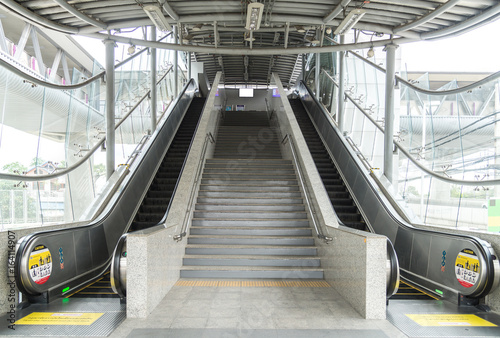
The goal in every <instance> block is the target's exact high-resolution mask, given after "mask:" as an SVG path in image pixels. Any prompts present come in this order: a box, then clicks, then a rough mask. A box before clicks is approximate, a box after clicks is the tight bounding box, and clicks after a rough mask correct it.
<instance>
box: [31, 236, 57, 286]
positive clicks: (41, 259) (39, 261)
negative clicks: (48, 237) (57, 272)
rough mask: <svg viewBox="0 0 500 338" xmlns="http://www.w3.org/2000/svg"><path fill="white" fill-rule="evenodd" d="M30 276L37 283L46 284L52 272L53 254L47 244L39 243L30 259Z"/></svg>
mask: <svg viewBox="0 0 500 338" xmlns="http://www.w3.org/2000/svg"><path fill="white" fill-rule="evenodd" d="M29 267H30V269H29V274H30V278H31V279H32V280H33V282H35V283H36V284H44V283H45V282H46V281H47V280H48V279H49V277H50V274H51V273H52V256H51V255H50V250H49V249H48V248H47V247H46V246H45V245H37V246H36V247H35V248H34V249H33V251H31V254H30V259H29Z"/></svg>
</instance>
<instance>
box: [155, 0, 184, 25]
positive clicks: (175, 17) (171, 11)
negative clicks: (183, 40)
mask: <svg viewBox="0 0 500 338" xmlns="http://www.w3.org/2000/svg"><path fill="white" fill-rule="evenodd" d="M160 4H161V5H162V7H163V9H164V10H165V12H167V14H168V16H170V17H171V18H172V19H173V20H174V21H179V19H180V17H179V14H177V12H176V11H174V9H173V8H172V7H171V6H170V4H169V3H168V1H166V0H160Z"/></svg>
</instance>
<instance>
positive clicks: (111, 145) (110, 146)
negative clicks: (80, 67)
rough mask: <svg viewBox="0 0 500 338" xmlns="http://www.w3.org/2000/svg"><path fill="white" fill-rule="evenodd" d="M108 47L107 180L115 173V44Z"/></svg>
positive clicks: (106, 42) (112, 43)
mask: <svg viewBox="0 0 500 338" xmlns="http://www.w3.org/2000/svg"><path fill="white" fill-rule="evenodd" d="M103 43H104V45H105V46H106V180H109V178H110V177H111V175H113V173H114V171H115V42H114V41H113V40H109V39H108V40H104V41H103Z"/></svg>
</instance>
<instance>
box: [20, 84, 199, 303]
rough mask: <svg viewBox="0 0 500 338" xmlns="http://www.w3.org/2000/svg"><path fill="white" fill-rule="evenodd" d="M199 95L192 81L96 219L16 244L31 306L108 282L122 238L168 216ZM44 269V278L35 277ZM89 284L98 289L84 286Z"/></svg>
mask: <svg viewBox="0 0 500 338" xmlns="http://www.w3.org/2000/svg"><path fill="white" fill-rule="evenodd" d="M195 91H196V84H195V82H194V81H193V80H191V81H190V82H189V83H188V84H187V85H186V86H185V88H184V89H183V91H182V92H181V94H180V96H179V97H178V98H177V100H176V101H174V102H173V103H172V104H171V108H169V111H168V112H167V116H168V117H167V118H166V119H165V120H164V121H162V122H161V124H160V125H159V126H158V128H157V130H156V131H155V132H154V133H153V135H151V141H150V142H148V143H147V144H146V145H145V147H144V148H143V150H142V151H141V153H140V154H139V155H138V156H137V158H136V160H135V161H134V163H133V164H132V165H131V167H130V169H129V170H130V171H129V172H128V173H127V172H125V173H124V174H123V176H124V179H123V181H122V183H121V186H120V187H119V189H117V193H115V194H114V195H113V197H112V198H111V199H110V201H109V202H108V204H107V206H106V208H105V210H104V211H103V212H102V214H101V215H100V216H99V217H98V218H97V220H96V221H94V222H92V223H90V224H88V225H82V226H79V227H75V228H67V229H58V230H51V231H42V232H38V233H33V234H30V235H28V236H25V237H23V238H21V239H20V240H19V241H18V243H17V246H16V253H15V275H16V284H17V286H18V288H19V290H20V292H22V293H23V294H24V295H25V296H27V298H28V301H29V302H35V303H36V302H51V301H53V300H55V299H58V298H67V297H69V296H72V295H74V294H75V292H77V291H80V290H82V289H83V288H85V290H87V291H83V292H88V289H93V288H94V289H95V288H97V287H98V284H99V283H101V282H102V281H104V279H106V278H107V277H106V273H107V272H108V271H109V266H110V264H111V260H112V253H113V251H114V250H115V247H116V245H117V243H118V240H119V239H120V237H121V236H122V235H123V234H125V233H126V232H127V231H129V230H133V231H135V230H140V229H145V228H147V227H150V226H154V225H156V224H158V222H159V221H161V220H162V218H163V217H165V214H166V212H167V211H168V205H169V202H170V199H171V198H172V196H173V193H174V191H175V189H174V187H175V185H176V182H177V179H178V178H179V175H180V173H181V168H182V165H183V163H184V158H186V156H187V153H188V152H189V147H190V143H191V140H192V138H193V137H194V134H195V132H196V126H197V123H198V120H199V119H200V116H201V112H202V110H203V106H204V103H205V99H204V98H196V97H194V96H195ZM163 189H165V191H163ZM35 259H36V260H37V261H38V260H39V261H40V262H43V265H44V267H43V268H44V269H40V268H37V267H38V265H36V264H35V265H36V266H35V265H34V264H33V262H34V260H35ZM41 264H42V263H41ZM42 270H43V271H42ZM40 271H42V272H43V273H44V275H43V276H42V278H40V276H38V275H37V274H39V272H40ZM98 282H99V283H98ZM92 283H93V284H92ZM89 284H92V285H94V287H88V288H86V287H87V286H89ZM102 284H104V283H102ZM106 288H107V286H106ZM101 293H107V291H102V292H101Z"/></svg>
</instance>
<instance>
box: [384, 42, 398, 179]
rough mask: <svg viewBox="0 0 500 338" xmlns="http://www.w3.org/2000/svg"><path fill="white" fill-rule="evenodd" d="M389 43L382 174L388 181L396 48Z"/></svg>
mask: <svg viewBox="0 0 500 338" xmlns="http://www.w3.org/2000/svg"><path fill="white" fill-rule="evenodd" d="M397 47H398V46H397V45H395V44H393V43H391V44H389V45H387V46H386V53H387V54H386V67H387V70H386V73H385V128H384V130H385V131H384V175H385V177H387V179H388V180H389V182H391V183H392V179H393V177H392V176H393V168H392V167H393V157H394V155H393V153H394V137H393V135H394V86H395V82H396V80H395V79H396V48H397Z"/></svg>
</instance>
